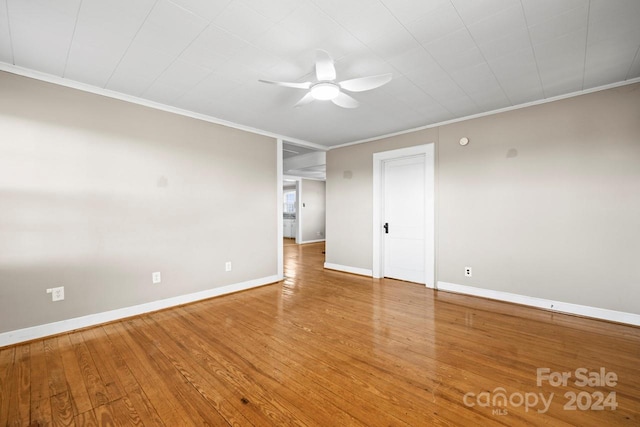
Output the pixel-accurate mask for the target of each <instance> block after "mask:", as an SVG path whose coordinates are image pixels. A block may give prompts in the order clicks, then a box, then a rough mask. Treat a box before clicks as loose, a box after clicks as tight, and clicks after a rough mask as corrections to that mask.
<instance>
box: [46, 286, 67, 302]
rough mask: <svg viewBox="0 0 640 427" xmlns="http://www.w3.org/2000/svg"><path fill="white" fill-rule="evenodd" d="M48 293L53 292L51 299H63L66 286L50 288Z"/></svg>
mask: <svg viewBox="0 0 640 427" xmlns="http://www.w3.org/2000/svg"><path fill="white" fill-rule="evenodd" d="M47 293H48V294H51V301H62V300H63V299H64V286H60V287H57V288H49V289H47Z"/></svg>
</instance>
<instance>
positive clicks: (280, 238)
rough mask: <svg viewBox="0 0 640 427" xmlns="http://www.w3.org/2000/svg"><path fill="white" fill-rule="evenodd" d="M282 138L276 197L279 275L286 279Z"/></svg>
mask: <svg viewBox="0 0 640 427" xmlns="http://www.w3.org/2000/svg"><path fill="white" fill-rule="evenodd" d="M282 161H283V159H282V139H280V138H278V139H277V141H276V199H277V203H278V209H277V215H276V230H277V233H278V242H277V245H276V251H277V257H278V259H277V263H278V264H277V275H278V278H279V279H280V280H283V279H284V240H283V239H284V230H283V228H284V223H283V218H284V214H283V212H282V211H283V208H284V206H283V202H284V201H283V198H284V190H283V184H284V178H283V177H282Z"/></svg>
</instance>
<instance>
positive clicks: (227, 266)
mask: <svg viewBox="0 0 640 427" xmlns="http://www.w3.org/2000/svg"><path fill="white" fill-rule="evenodd" d="M224 271H231V261H227V262H225V263H224Z"/></svg>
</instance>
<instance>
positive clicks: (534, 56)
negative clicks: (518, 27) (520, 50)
mask: <svg viewBox="0 0 640 427" xmlns="http://www.w3.org/2000/svg"><path fill="white" fill-rule="evenodd" d="M520 7H521V8H522V16H524V24H525V25H526V27H527V36H528V37H529V46H530V47H531V53H533V60H534V62H535V63H536V74H538V81H539V82H540V88H541V89H542V97H543V98H544V99H546V98H547V92H546V90H545V89H544V83H543V82H542V76H541V75H540V65H538V55H536V49H535V47H534V46H533V40H532V39H531V31H530V30H529V20H528V19H527V12H526V11H525V10H524V5H523V4H522V0H520Z"/></svg>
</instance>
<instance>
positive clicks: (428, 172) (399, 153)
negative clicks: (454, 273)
mask: <svg viewBox="0 0 640 427" xmlns="http://www.w3.org/2000/svg"><path fill="white" fill-rule="evenodd" d="M419 155H424V158H425V174H424V175H425V176H424V179H425V182H424V189H425V215H424V221H425V224H424V230H425V236H424V237H425V239H424V240H425V264H424V265H425V270H426V271H425V286H427V287H428V288H432V289H435V283H436V277H435V240H436V239H435V144H434V143H428V144H424V145H416V146H413V147H407V148H400V149H397V150H390V151H382V152H379V153H374V154H373V268H372V273H373V277H374V278H377V279H379V278H382V277H384V234H383V233H382V214H383V210H384V194H383V193H384V191H383V189H384V186H383V183H384V162H385V161H387V160H396V159H402V158H405V157H415V156H419ZM429 236H431V239H429Z"/></svg>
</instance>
